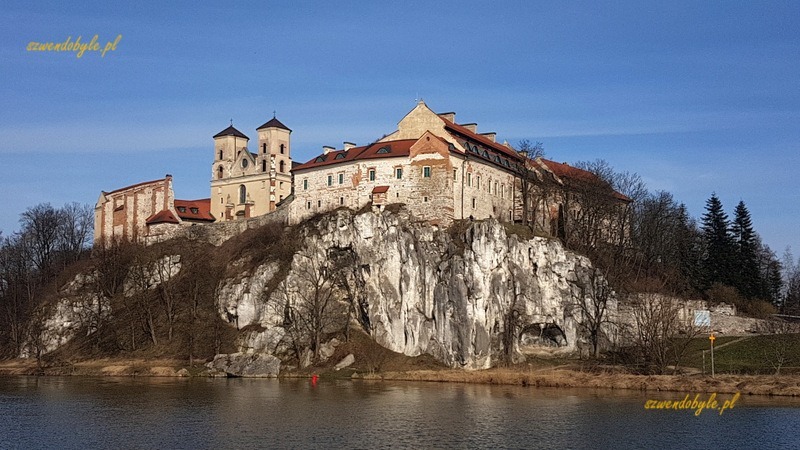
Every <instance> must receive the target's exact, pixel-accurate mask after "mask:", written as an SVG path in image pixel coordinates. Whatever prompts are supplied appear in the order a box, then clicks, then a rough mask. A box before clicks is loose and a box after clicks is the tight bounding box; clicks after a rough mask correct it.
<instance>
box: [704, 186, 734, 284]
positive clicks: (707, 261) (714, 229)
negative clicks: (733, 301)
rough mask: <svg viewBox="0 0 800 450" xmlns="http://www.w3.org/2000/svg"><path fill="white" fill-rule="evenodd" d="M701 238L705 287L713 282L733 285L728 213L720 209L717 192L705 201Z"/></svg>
mask: <svg viewBox="0 0 800 450" xmlns="http://www.w3.org/2000/svg"><path fill="white" fill-rule="evenodd" d="M702 221H703V226H702V230H703V240H704V244H705V254H704V257H703V261H702V269H703V276H704V278H705V287H706V288H708V287H711V285H713V284H714V283H722V284H727V285H729V286H734V285H735V283H734V282H733V281H734V279H735V275H733V269H734V267H735V249H734V241H733V236H732V235H731V231H730V223H729V221H728V215H727V214H725V211H724V210H723V209H722V202H721V201H720V200H719V198H718V197H717V194H715V193H712V194H711V198H709V199H708V201H707V202H706V212H705V214H703V218H702Z"/></svg>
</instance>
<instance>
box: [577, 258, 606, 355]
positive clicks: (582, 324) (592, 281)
mask: <svg viewBox="0 0 800 450" xmlns="http://www.w3.org/2000/svg"><path fill="white" fill-rule="evenodd" d="M587 278H588V280H587V281H588V283H587V284H586V285H582V286H581V288H580V291H581V293H580V298H579V299H577V301H576V302H575V304H574V305H573V308H574V309H575V310H576V311H574V312H573V314H575V313H577V314H576V315H577V317H576V319H577V320H576V322H577V324H578V328H579V330H580V331H582V332H583V334H584V335H585V336H586V337H588V339H589V343H590V344H591V346H592V355H593V356H594V357H595V358H599V357H600V349H601V346H602V341H603V337H604V336H605V335H606V333H605V331H604V330H605V329H607V328H608V327H610V326H612V325H613V324H612V321H611V314H610V311H609V308H610V307H613V293H612V290H611V287H610V286H609V285H608V282H607V281H606V279H605V277H603V275H602V273H601V271H600V269H590V273H589V275H588V277H587Z"/></svg>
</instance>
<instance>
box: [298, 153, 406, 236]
mask: <svg viewBox="0 0 800 450" xmlns="http://www.w3.org/2000/svg"><path fill="white" fill-rule="evenodd" d="M398 168H400V169H402V170H403V174H402V178H400V179H398V178H397V174H396V172H395V171H396V169H398ZM371 170H372V171H374V173H375V179H374V180H370V179H369V174H370V171H371ZM409 170H410V164H409V160H408V158H406V157H400V158H380V159H374V160H366V161H356V162H354V163H344V164H333V165H329V166H322V167H318V168H313V169H307V170H303V171H301V172H297V173H295V181H294V182H295V191H294V195H295V199H294V201H293V202H292V208H291V211H290V214H289V215H290V223H293V224H294V223H299V222H302V221H303V220H305V219H307V218H309V217H311V216H313V215H315V214H318V213H321V212H326V211H331V210H334V209H336V208H339V207H341V206H344V207H347V208H352V209H360V208H362V207H363V206H365V205H366V204H367V203H369V202H370V201H371V195H372V190H373V189H374V188H375V187H376V186H390V189H389V192H387V198H388V203H408V202H409V201H410V199H409V195H410V190H411V189H410V182H409V175H410V173H409ZM340 174H341V176H342V183H341V184H340V183H339V175H340ZM328 176H331V180H332V185H331V186H328Z"/></svg>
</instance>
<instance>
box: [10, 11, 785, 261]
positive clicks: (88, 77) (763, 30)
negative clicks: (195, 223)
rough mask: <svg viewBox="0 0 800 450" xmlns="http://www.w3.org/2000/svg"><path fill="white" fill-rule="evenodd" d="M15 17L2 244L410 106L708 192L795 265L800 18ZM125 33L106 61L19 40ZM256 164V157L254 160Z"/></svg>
mask: <svg viewBox="0 0 800 450" xmlns="http://www.w3.org/2000/svg"><path fill="white" fill-rule="evenodd" d="M110 3H111V2H106V1H104V2H86V3H83V4H80V5H78V4H70V3H67V4H64V3H62V2H35V4H33V5H31V4H28V2H14V1H12V2H10V3H8V2H6V3H5V4H4V7H3V8H2V11H0V19H1V20H2V23H3V24H4V25H3V27H2V28H0V39H1V42H2V43H3V44H2V45H0V80H2V83H0V99H2V103H1V104H2V106H3V107H2V108H0V161H2V166H3V167H4V168H5V175H4V176H3V177H2V178H0V188H3V190H5V192H7V194H8V195H6V199H7V200H6V201H7V203H6V208H5V210H4V213H3V214H2V215H0V230H2V231H3V233H4V234H7V233H10V232H12V231H14V230H15V229H17V227H18V218H19V214H20V213H21V212H22V211H24V210H25V208H27V207H29V206H32V205H35V204H37V203H40V202H51V203H53V204H56V205H60V204H63V203H65V202H69V201H78V202H83V203H94V202H95V201H96V199H97V197H98V195H99V193H100V191H101V190H112V189H116V188H119V187H122V186H125V185H128V184H133V183H136V182H139V181H144V180H150V179H156V178H160V177H163V176H164V174H166V173H171V174H172V175H173V176H174V177H175V190H176V196H178V197H179V198H187V199H193V198H203V197H208V195H209V185H208V181H209V179H210V174H211V160H212V157H213V155H212V154H213V151H212V148H213V141H212V138H211V136H213V135H214V134H215V133H217V132H218V131H220V130H222V129H223V128H225V127H226V126H227V125H228V123H229V120H230V119H231V118H232V119H233V121H234V125H235V126H236V127H237V128H238V129H239V130H241V131H242V132H244V133H245V134H247V135H249V136H250V137H251V138H255V137H256V136H255V128H256V127H258V126H259V125H261V124H262V123H264V122H265V121H267V120H268V119H269V118H271V117H272V112H273V111H277V116H278V118H279V119H280V120H281V121H282V122H283V123H285V124H286V125H287V126H289V127H290V128H291V129H292V130H294V131H293V133H292V151H293V157H294V158H295V159H296V160H300V161H305V160H308V159H309V158H311V157H312V156H313V155H315V154H316V153H319V151H320V150H321V146H322V145H335V146H337V147H340V146H341V143H342V141H353V142H356V143H360V144H364V143H367V142H369V141H372V140H374V139H375V138H378V137H380V136H382V135H383V134H386V133H389V132H391V131H393V130H394V129H395V126H396V123H397V122H398V121H399V120H400V119H401V118H402V117H403V115H404V114H405V113H406V112H408V111H409V110H410V109H412V108H413V106H414V104H415V99H416V98H419V97H421V98H423V99H424V100H425V101H426V103H427V104H428V105H429V106H430V107H431V108H433V109H434V110H435V111H439V112H444V111H456V112H457V116H456V119H457V121H459V122H477V123H478V129H479V131H496V132H497V133H498V139H500V140H504V139H505V140H508V141H509V142H511V143H512V144H515V143H517V142H518V141H519V140H520V139H524V138H527V139H530V140H532V141H541V142H543V143H544V146H545V150H546V152H547V155H548V157H550V158H552V159H555V160H557V161H567V162H575V161H580V160H593V159H597V158H602V159H605V160H607V161H608V162H609V163H610V164H611V165H612V166H613V167H614V168H615V169H617V170H628V171H632V172H637V173H639V174H640V175H641V176H642V177H643V179H644V180H645V181H646V182H647V185H648V187H649V188H650V189H651V190H659V189H663V190H668V191H670V192H672V193H673V195H674V196H675V197H676V199H678V200H679V201H682V202H684V203H686V205H687V206H688V207H689V210H690V212H691V213H692V214H693V215H694V216H695V217H699V216H700V215H701V214H702V212H703V208H704V205H705V201H706V199H707V198H708V197H709V196H710V195H711V193H712V192H716V193H717V194H718V195H719V197H720V198H721V200H722V202H723V205H724V206H725V208H726V210H727V211H729V213H730V214H732V211H733V208H734V206H735V205H736V203H737V202H738V201H739V200H744V201H745V203H746V204H747V205H748V207H749V208H750V211H751V213H752V216H753V222H754V224H755V227H756V229H757V231H758V232H759V233H760V234H761V235H762V237H763V238H764V240H765V241H766V243H767V244H769V245H770V247H772V248H773V250H775V251H776V252H777V253H778V254H779V255H780V254H781V253H782V252H783V250H784V248H785V247H786V246H787V245H790V246H791V247H792V248H793V249H794V250H795V253H800V186H798V184H800V183H798V182H797V174H798V172H800V152H799V151H798V147H799V146H800V144H799V143H800V127H799V126H798V124H800V121H799V120H798V119H800V70H799V69H800V31H798V27H797V24H798V22H800V20H798V19H800V3H798V2H733V1H724V2H723V1H720V2H714V1H703V2H696V1H690V2H678V1H671V2H641V1H630V2H624V1H623V2H621V1H615V2H528V1H524V2H523V1H520V2H500V3H493V2H464V1H462V2H446V1H437V2H430V1H428V2H403V3H401V2H396V3H394V4H389V3H387V2H366V1H363V2H347V1H340V2H320V3H315V2H236V3H235V4H234V5H228V6H223V5H219V6H217V5H209V6H197V5H196V3H199V2H184V3H177V2H175V3H171V4H169V5H162V4H160V3H149V4H148V3H146V2H141V3H140V2H130V3H131V4H130V5H110ZM95 34H97V35H98V36H99V41H100V43H101V46H103V45H104V44H105V42H107V41H111V40H114V38H115V37H116V36H118V35H122V39H121V41H120V42H119V44H118V46H117V48H116V50H115V51H112V52H108V53H107V54H106V55H105V57H102V58H101V57H100V55H99V54H98V53H93V52H87V53H86V54H84V56H83V57H82V58H80V59H79V58H76V57H75V55H74V54H73V53H55V52H29V51H27V50H26V47H27V45H28V43H29V42H30V41H38V42H63V41H64V40H66V38H67V37H72V39H73V40H75V39H76V38H77V37H78V36H81V38H82V41H84V42H86V41H88V40H90V39H91V37H92V36H93V35H95ZM252 145H255V144H254V143H252Z"/></svg>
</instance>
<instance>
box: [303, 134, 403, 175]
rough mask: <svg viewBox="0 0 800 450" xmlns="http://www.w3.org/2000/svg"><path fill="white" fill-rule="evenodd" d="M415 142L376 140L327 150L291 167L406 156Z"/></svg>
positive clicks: (313, 166)
mask: <svg viewBox="0 0 800 450" xmlns="http://www.w3.org/2000/svg"><path fill="white" fill-rule="evenodd" d="M415 142H417V139H404V140H400V141H389V142H376V143H374V144H370V145H367V146H363V147H353V148H351V149H349V150H336V151H333V152H329V153H328V154H327V155H326V154H322V155H319V156H316V157H314V159H312V160H310V161H308V162H306V163H303V164H300V165H299V166H296V167H292V170H293V171H300V170H305V169H311V168H316V167H322V166H331V165H334V164H339V163H346V162H351V161H356V160H358V161H360V160H366V159H378V158H394V157H398V156H408V155H409V154H410V152H411V146H412V145H414V143H415Z"/></svg>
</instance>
